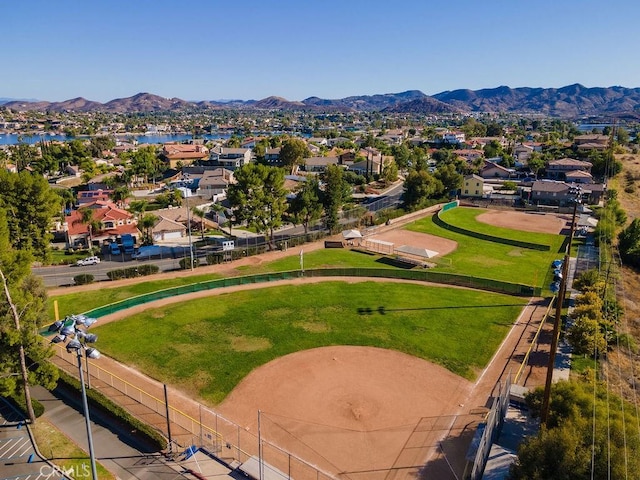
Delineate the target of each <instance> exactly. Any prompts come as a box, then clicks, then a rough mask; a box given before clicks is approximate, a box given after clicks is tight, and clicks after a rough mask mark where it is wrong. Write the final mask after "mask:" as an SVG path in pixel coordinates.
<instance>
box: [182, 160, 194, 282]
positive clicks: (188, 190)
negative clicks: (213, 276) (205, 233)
mask: <svg viewBox="0 0 640 480" xmlns="http://www.w3.org/2000/svg"><path fill="white" fill-rule="evenodd" d="M182 180H183V181H190V179H189V174H188V173H183V174H182ZM183 191H184V201H185V205H186V206H187V232H188V235H189V259H190V260H191V270H193V243H192V242H191V212H190V211H189V197H190V196H191V187H185V188H184V190H183Z"/></svg>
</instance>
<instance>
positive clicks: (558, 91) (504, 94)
mask: <svg viewBox="0 0 640 480" xmlns="http://www.w3.org/2000/svg"><path fill="white" fill-rule="evenodd" d="M433 97H434V98H436V99H438V100H440V101H442V102H445V103H448V104H451V105H454V106H456V107H458V108H460V109H463V110H468V111H473V112H514V113H541V114H544V115H549V116H553V117H579V116H585V115H603V114H611V115H618V114H623V113H631V112H635V113H639V112H640V88H625V87H608V88H599V87H596V88H587V87H585V86H583V85H580V84H578V83H577V84H574V85H568V86H566V87H562V88H528V87H523V88H509V87H505V86H502V87H498V88H490V89H483V90H476V91H473V90H454V91H447V92H442V93H438V94H436V95H434V96H433Z"/></svg>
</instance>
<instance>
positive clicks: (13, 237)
mask: <svg viewBox="0 0 640 480" xmlns="http://www.w3.org/2000/svg"><path fill="white" fill-rule="evenodd" d="M60 205H61V202H60V197H59V196H58V195H56V194H55V193H54V192H53V190H52V189H51V187H49V184H48V183H47V181H46V180H45V179H44V178H43V177H42V176H40V175H33V174H32V173H30V172H29V171H22V172H19V173H11V172H8V171H6V170H0V208H4V209H5V211H6V213H7V224H8V226H9V239H10V241H11V245H12V246H13V247H14V248H15V249H16V250H25V251H30V252H31V253H32V254H33V256H34V257H35V258H36V259H38V260H41V261H43V262H45V263H46V262H47V261H48V260H49V255H50V251H49V250H50V243H51V239H52V235H51V233H50V227H51V220H52V219H53V218H54V217H55V216H56V215H58V214H59V212H60Z"/></svg>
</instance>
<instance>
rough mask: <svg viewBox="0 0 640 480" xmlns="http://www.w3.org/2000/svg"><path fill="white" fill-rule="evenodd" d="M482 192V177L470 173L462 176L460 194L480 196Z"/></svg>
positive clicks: (463, 195)
mask: <svg viewBox="0 0 640 480" xmlns="http://www.w3.org/2000/svg"><path fill="white" fill-rule="evenodd" d="M483 193H484V178H482V177H481V176H479V175H476V174H471V175H466V176H465V177H464V183H463V185H462V191H461V192H460V196H462V197H473V198H481V197H482V196H483Z"/></svg>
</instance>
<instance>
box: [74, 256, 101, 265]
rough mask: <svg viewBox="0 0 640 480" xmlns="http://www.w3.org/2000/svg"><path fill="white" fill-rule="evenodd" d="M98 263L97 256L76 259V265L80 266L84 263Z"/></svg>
mask: <svg viewBox="0 0 640 480" xmlns="http://www.w3.org/2000/svg"><path fill="white" fill-rule="evenodd" d="M98 263H100V258H99V257H87V258H83V259H81V260H78V261H77V262H76V265H78V266H79V267H82V266H84V265H96V264H98Z"/></svg>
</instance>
